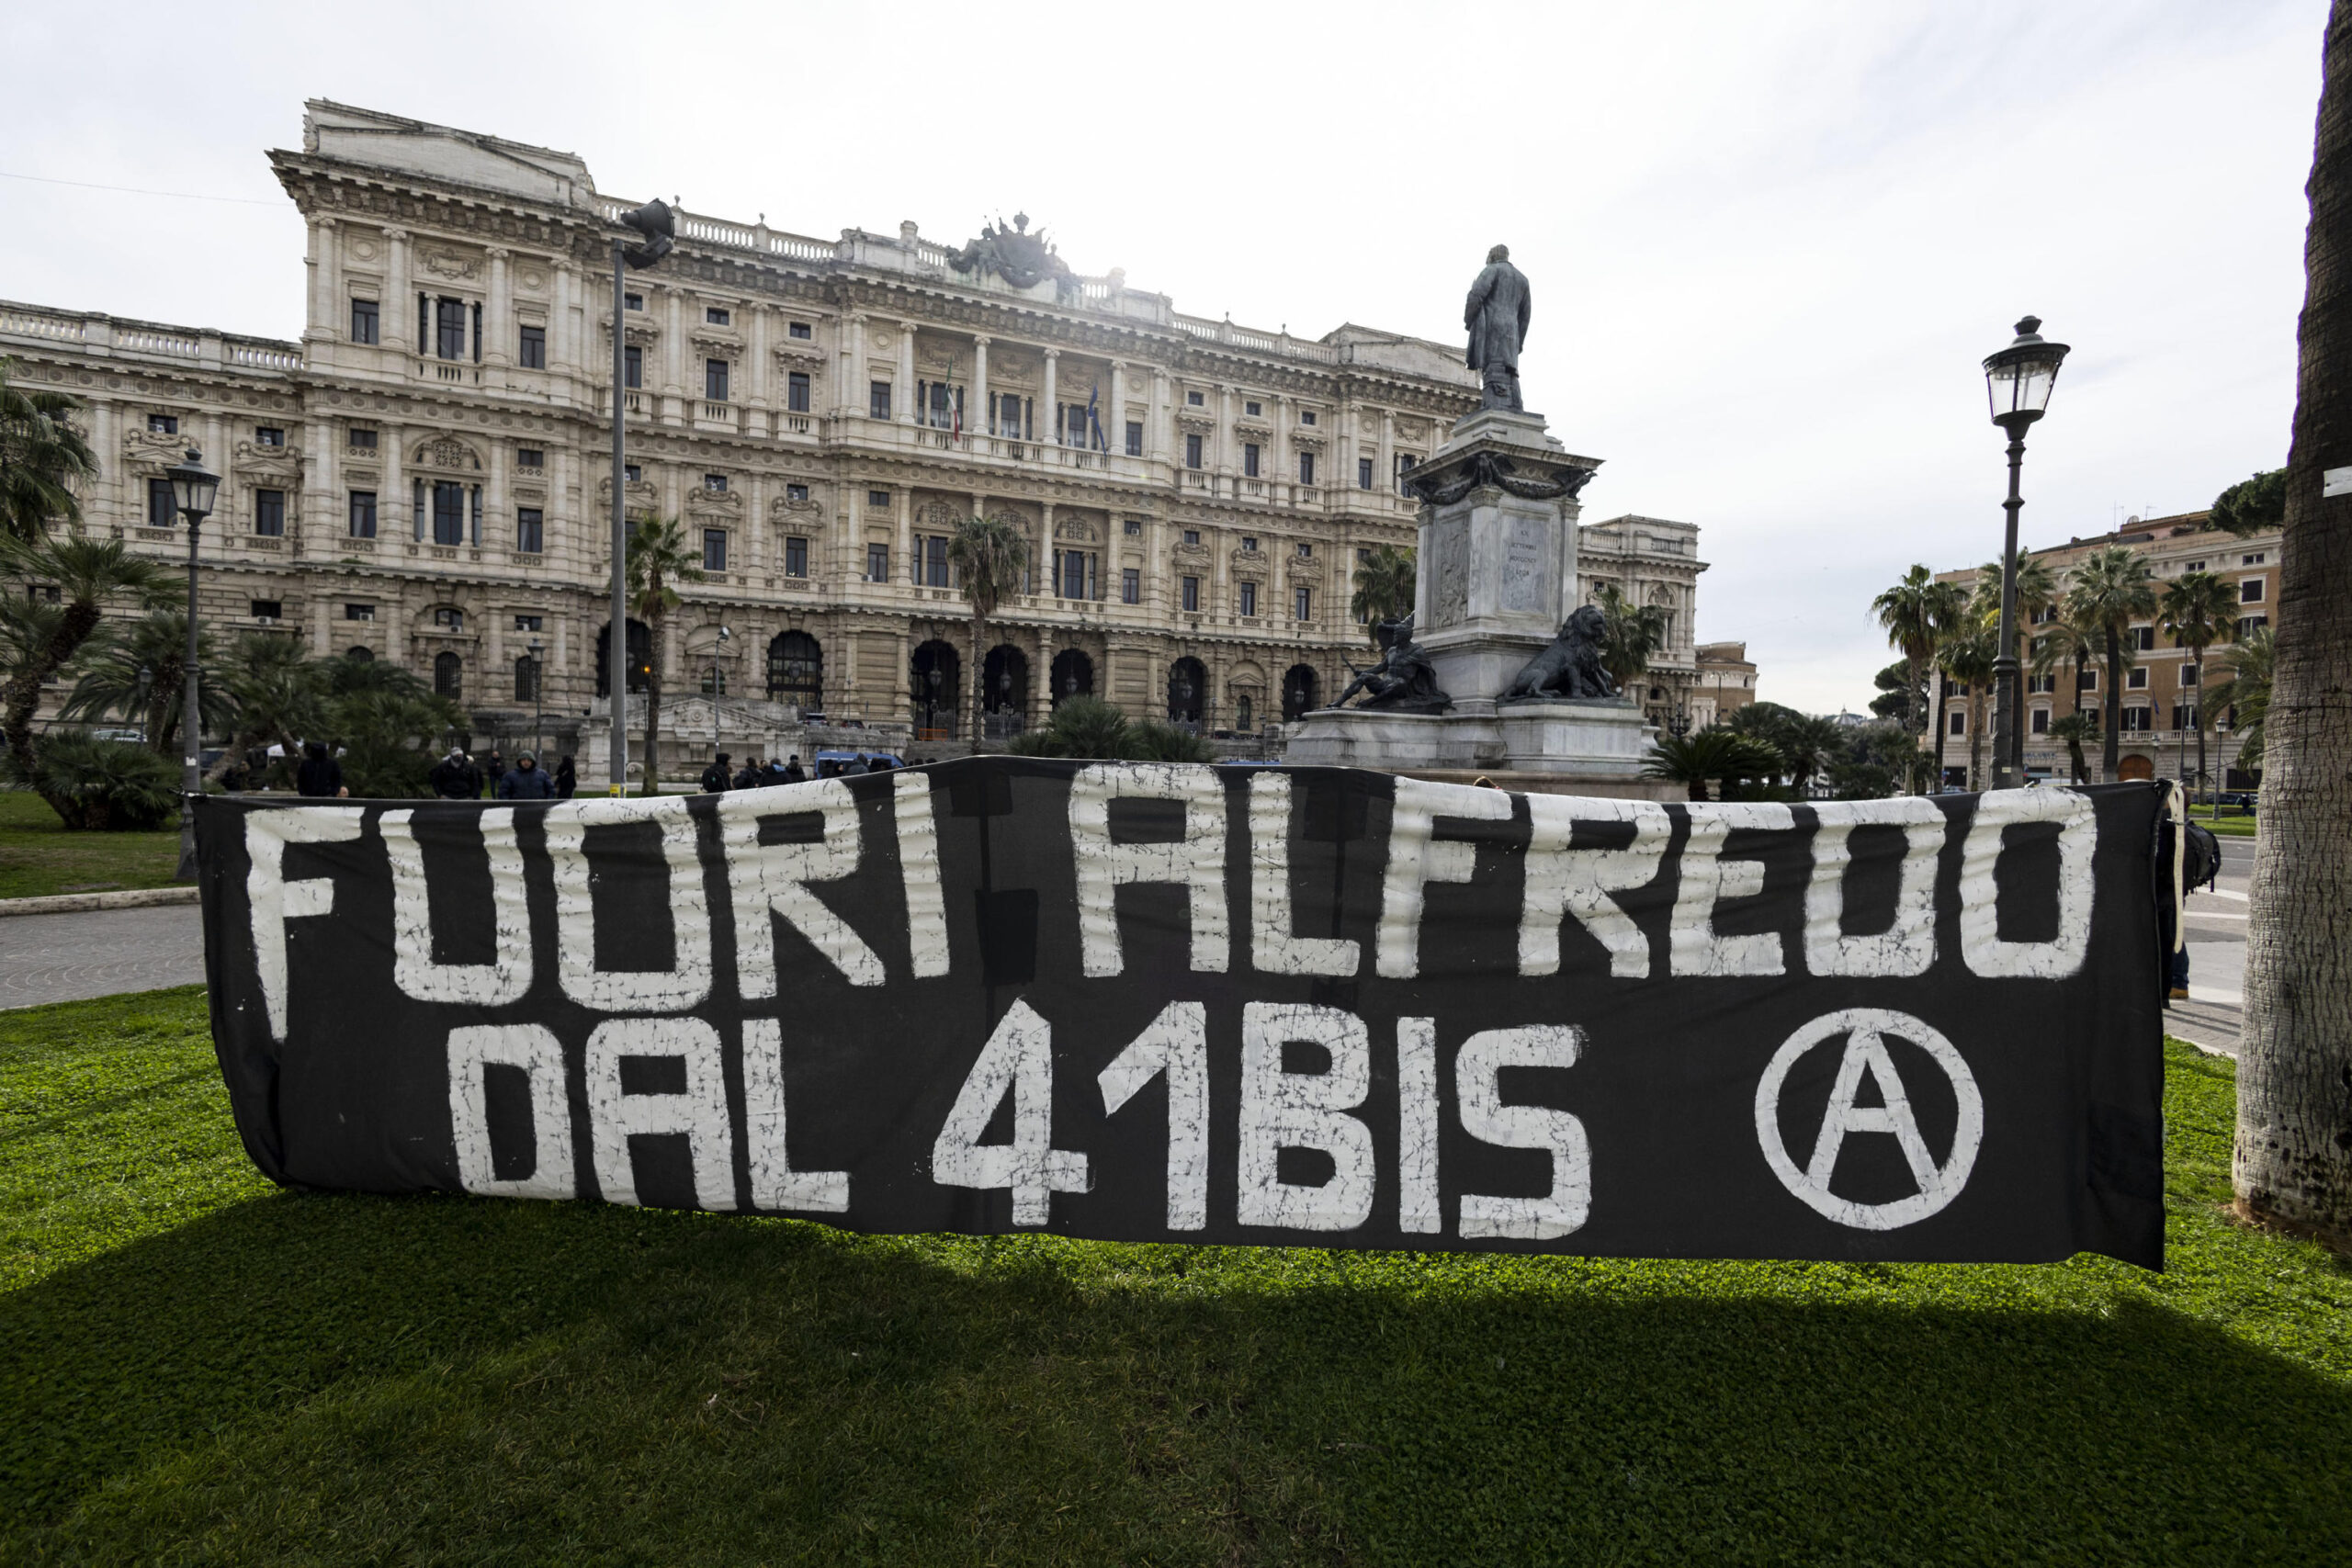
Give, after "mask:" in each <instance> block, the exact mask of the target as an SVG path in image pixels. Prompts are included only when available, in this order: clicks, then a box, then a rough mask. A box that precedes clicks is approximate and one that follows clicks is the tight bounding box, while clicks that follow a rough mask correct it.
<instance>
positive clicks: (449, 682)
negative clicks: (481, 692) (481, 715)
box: [433, 653, 466, 697]
mask: <svg viewBox="0 0 2352 1568" xmlns="http://www.w3.org/2000/svg"><path fill="white" fill-rule="evenodd" d="M433 694H434V695H435V696H436V697H462V696H464V695H465V694H466V661H465V660H462V659H460V658H458V656H457V655H456V654H454V653H436V654H435V655H434V656H433Z"/></svg>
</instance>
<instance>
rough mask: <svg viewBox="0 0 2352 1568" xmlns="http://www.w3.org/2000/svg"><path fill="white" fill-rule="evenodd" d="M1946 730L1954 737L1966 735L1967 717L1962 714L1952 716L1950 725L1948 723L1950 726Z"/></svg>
mask: <svg viewBox="0 0 2352 1568" xmlns="http://www.w3.org/2000/svg"><path fill="white" fill-rule="evenodd" d="M1948 728H1950V729H1951V732H1952V733H1953V734H1954V735H1965V734H1967V733H1968V716H1967V715H1966V714H1964V713H1955V714H1953V715H1952V716H1951V723H1950V725H1949V727H1948Z"/></svg>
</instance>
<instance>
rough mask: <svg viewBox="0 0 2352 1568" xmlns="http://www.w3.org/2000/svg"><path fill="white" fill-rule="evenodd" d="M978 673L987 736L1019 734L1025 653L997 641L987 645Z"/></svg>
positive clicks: (1023, 720) (1024, 705)
mask: <svg viewBox="0 0 2352 1568" xmlns="http://www.w3.org/2000/svg"><path fill="white" fill-rule="evenodd" d="M980 673H981V677H982V678H981V682H980V711H981V713H982V715H983V716H984V719H985V722H986V723H987V725H988V734H989V739H997V738H999V737H1001V736H1007V735H1018V734H1020V733H1021V731H1022V729H1023V728H1024V727H1025V726H1026V724H1027V722H1028V713H1029V656H1028V655H1027V654H1025V653H1023V652H1022V651H1021V650H1020V649H1017V648H1015V647H1013V646H1012V644H1011V643H1009V642H1001V643H999V644H997V645H996V646H995V647H994V648H992V649H989V657H988V662H987V663H985V664H983V665H982V666H981V667H980Z"/></svg>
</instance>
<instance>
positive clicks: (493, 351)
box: [481, 245, 515, 365]
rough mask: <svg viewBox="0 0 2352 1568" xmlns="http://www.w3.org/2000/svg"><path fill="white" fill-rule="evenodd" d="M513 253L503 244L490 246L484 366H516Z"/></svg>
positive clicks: (483, 326)
mask: <svg viewBox="0 0 2352 1568" xmlns="http://www.w3.org/2000/svg"><path fill="white" fill-rule="evenodd" d="M513 254H515V253H513V252H512V251H510V250H508V249H507V248H506V247H505V246H503V245H492V246H491V247H490V297H489V298H488V299H485V300H483V301H482V312H481V335H482V338H483V340H484V341H483V343H482V345H481V361H482V363H483V364H484V365H512V364H514V363H515V328H514V324H513V323H514V302H513V301H514V295H513V291H512V289H511V288H509V287H508V285H509V280H510V278H511V276H512V273H511V272H510V270H509V269H508V267H507V265H506V264H507V261H508V258H510V257H511V256H512V255H513Z"/></svg>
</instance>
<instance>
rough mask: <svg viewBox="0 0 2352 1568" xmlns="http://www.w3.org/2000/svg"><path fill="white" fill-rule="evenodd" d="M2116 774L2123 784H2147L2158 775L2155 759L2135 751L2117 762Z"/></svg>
mask: <svg viewBox="0 0 2352 1568" xmlns="http://www.w3.org/2000/svg"><path fill="white" fill-rule="evenodd" d="M2115 776H2116V778H2117V780H2118V781H2119V782H2120V783H2123V784H2145V783H2147V781H2148V780H2150V779H2153V778H2154V777H2155V776H2156V763H2155V759H2154V758H2153V757H2149V756H2145V755H2143V754H2141V753H2139V752H2136V751H2135V752H2133V753H2132V754H2131V755H2130V756H2127V757H2124V758H2121V759H2120V760H2119V761H2117V762H2116V764H2115Z"/></svg>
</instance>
